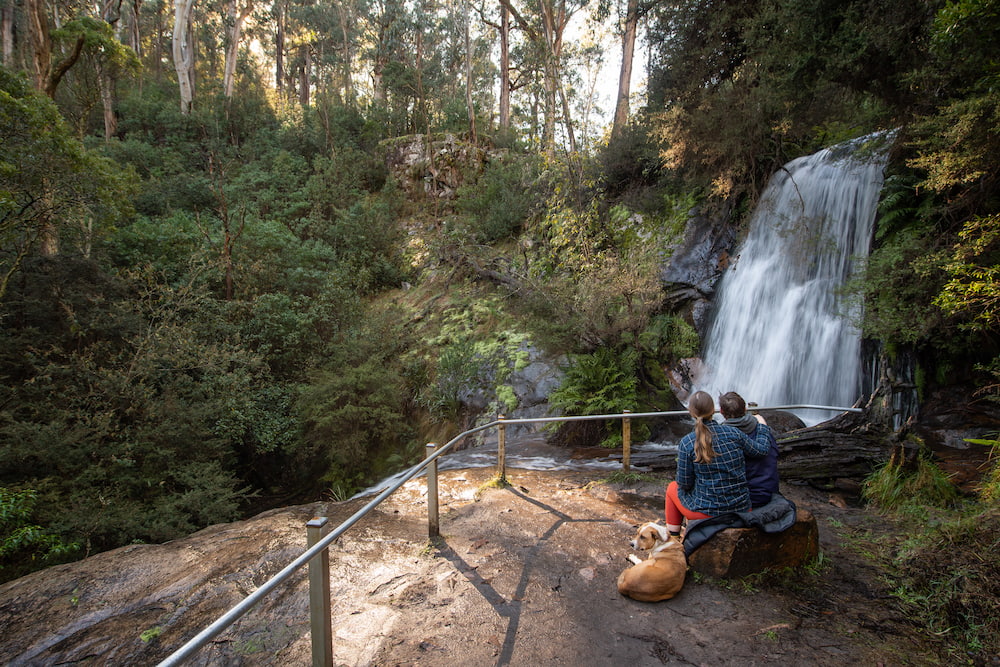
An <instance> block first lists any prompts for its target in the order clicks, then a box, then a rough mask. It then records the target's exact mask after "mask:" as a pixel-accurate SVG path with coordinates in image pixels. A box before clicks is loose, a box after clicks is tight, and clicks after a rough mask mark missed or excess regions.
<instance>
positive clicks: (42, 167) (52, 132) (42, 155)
mask: <svg viewBox="0 0 1000 667" xmlns="http://www.w3.org/2000/svg"><path fill="white" fill-rule="evenodd" d="M129 192H130V186H129V184H128V179H127V177H126V176H125V175H124V174H122V173H121V172H120V171H118V170H117V169H116V168H114V167H113V166H112V164H111V162H110V161H109V160H106V159H103V158H99V157H97V156H96V155H95V154H94V153H92V152H90V151H87V150H86V149H84V147H83V146H82V145H81V144H80V142H79V141H77V140H76V139H74V138H73V136H72V133H71V132H70V131H69V129H68V127H67V126H66V123H65V122H64V121H63V119H62V118H61V117H60V115H59V112H58V110H57V109H56V107H55V105H54V104H53V103H52V102H51V101H50V100H48V99H46V98H44V97H42V96H40V95H38V94H37V93H34V92H32V91H31V90H30V89H29V88H28V86H27V83H26V81H25V80H24V79H23V78H22V77H20V76H18V75H16V74H12V73H11V72H9V71H7V70H6V69H3V68H0V240H2V243H0V248H2V250H0V299H2V298H3V295H4V294H5V292H6V291H7V286H8V284H9V282H10V279H11V276H13V275H14V273H15V272H17V271H18V269H19V268H20V267H21V263H22V261H23V260H24V259H25V258H26V257H27V256H29V254H30V253H32V252H33V251H34V250H36V249H38V248H39V247H41V249H42V250H43V252H44V253H45V254H50V255H52V254H55V253H56V252H57V250H58V246H57V245H56V240H57V239H58V238H59V237H60V235H65V236H68V240H69V241H76V242H77V244H78V247H83V244H87V243H89V237H90V234H91V233H92V231H91V230H90V229H89V226H88V223H89V222H92V221H93V220H97V223H98V225H99V226H106V225H111V224H114V223H115V222H116V221H117V220H118V219H120V217H121V216H122V215H124V214H125V213H127V212H128V210H129V204H128V196H127V195H128V193H129Z"/></svg>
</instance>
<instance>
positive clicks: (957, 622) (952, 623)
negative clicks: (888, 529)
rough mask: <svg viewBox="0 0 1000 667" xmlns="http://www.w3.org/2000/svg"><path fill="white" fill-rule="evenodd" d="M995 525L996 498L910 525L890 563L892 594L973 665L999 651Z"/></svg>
mask: <svg viewBox="0 0 1000 667" xmlns="http://www.w3.org/2000/svg"><path fill="white" fill-rule="evenodd" d="M998 530H1000V509H998V508H997V506H996V504H995V503H994V504H987V505H977V506H973V507H972V508H970V509H969V510H968V511H967V512H966V513H964V514H962V515H959V516H956V517H954V518H952V519H951V520H949V521H945V522H942V523H941V524H939V525H935V526H932V527H927V526H921V527H914V529H913V530H912V533H911V535H912V536H911V538H910V540H908V541H907V542H906V543H905V544H904V545H902V548H901V549H900V550H899V552H898V553H897V554H896V556H895V558H894V560H893V562H892V566H893V570H892V572H891V574H890V575H889V579H890V581H891V582H892V583H893V584H895V587H894V589H893V591H892V594H893V595H894V596H895V597H896V598H897V599H898V600H899V601H900V603H901V604H902V605H903V607H904V610H905V613H907V614H908V615H910V616H912V617H913V618H914V619H915V620H916V622H918V623H920V624H921V625H923V626H925V627H926V628H927V630H928V632H929V633H930V635H931V637H933V638H935V639H936V640H938V641H943V642H945V643H946V645H945V650H946V651H948V652H949V653H954V654H956V655H954V658H956V659H961V660H963V661H964V660H971V661H973V662H976V663H977V664H978V662H980V661H983V660H989V658H990V657H991V656H995V655H996V654H997V652H998V651H1000V581H998V580H997V577H996V573H997V572H998V571H1000V551H998V550H997V548H996V546H997V545H996V535H997V531H998Z"/></svg>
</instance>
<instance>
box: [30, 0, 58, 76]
mask: <svg viewBox="0 0 1000 667" xmlns="http://www.w3.org/2000/svg"><path fill="white" fill-rule="evenodd" d="M24 13H25V15H26V16H25V18H26V20H27V24H28V41H29V43H30V44H31V64H32V73H33V74H34V78H35V88H36V89H37V90H45V86H46V85H47V83H48V80H49V70H50V69H51V65H52V38H51V36H50V35H49V18H48V14H47V13H46V11H45V0H25V2H24Z"/></svg>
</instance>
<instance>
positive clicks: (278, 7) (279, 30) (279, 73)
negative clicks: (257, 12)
mask: <svg viewBox="0 0 1000 667" xmlns="http://www.w3.org/2000/svg"><path fill="white" fill-rule="evenodd" d="M274 87H275V89H276V90H277V91H278V98H279V99H280V98H281V91H283V90H284V89H285V3H284V2H282V0H278V2H275V3H274Z"/></svg>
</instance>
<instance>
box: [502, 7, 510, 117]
mask: <svg viewBox="0 0 1000 667" xmlns="http://www.w3.org/2000/svg"><path fill="white" fill-rule="evenodd" d="M500 129H502V130H509V129H510V11H509V10H508V9H507V6H506V5H504V4H503V3H502V2H501V3H500Z"/></svg>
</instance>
